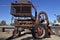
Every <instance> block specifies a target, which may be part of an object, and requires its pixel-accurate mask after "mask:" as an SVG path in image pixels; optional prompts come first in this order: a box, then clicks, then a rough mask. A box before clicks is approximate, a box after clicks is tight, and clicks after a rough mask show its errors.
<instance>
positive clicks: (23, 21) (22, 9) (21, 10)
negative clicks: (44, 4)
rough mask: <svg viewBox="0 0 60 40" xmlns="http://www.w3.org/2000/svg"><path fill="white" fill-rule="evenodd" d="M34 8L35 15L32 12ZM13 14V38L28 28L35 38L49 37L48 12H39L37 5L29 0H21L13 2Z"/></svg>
mask: <svg viewBox="0 0 60 40" xmlns="http://www.w3.org/2000/svg"><path fill="white" fill-rule="evenodd" d="M32 8H33V9H34V11H35V15H34V16H33V15H32V14H33V13H32ZM11 15H12V16H13V17H14V19H13V20H14V26H15V29H14V31H13V38H16V37H17V36H20V35H21V31H22V30H24V29H28V30H30V31H31V34H32V36H33V38H38V39H40V38H47V37H50V35H51V32H52V30H51V28H50V27H49V20H48V16H47V13H46V12H44V11H41V12H39V13H38V14H37V9H36V7H35V6H34V5H33V4H32V3H31V2H30V1H28V0H20V1H19V2H17V1H15V2H12V3H11Z"/></svg>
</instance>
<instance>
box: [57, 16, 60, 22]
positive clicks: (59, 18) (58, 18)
mask: <svg viewBox="0 0 60 40" xmlns="http://www.w3.org/2000/svg"><path fill="white" fill-rule="evenodd" d="M57 21H58V22H59V23H60V15H57Z"/></svg>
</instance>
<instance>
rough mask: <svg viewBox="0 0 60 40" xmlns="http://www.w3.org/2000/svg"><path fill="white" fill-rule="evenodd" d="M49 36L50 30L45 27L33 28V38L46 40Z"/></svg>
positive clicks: (36, 26)
mask: <svg viewBox="0 0 60 40" xmlns="http://www.w3.org/2000/svg"><path fill="white" fill-rule="evenodd" d="M47 34H48V29H46V28H45V26H44V25H35V26H34V27H33V28H32V36H33V37H34V38H37V39H41V38H45V37H46V36H47Z"/></svg>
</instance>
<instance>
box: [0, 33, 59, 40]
mask: <svg viewBox="0 0 60 40" xmlns="http://www.w3.org/2000/svg"><path fill="white" fill-rule="evenodd" d="M10 36H12V32H0V40H6V39H7V38H9V37H10ZM59 39H60V37H58V36H56V35H51V38H45V39H33V38H32V35H31V34H25V35H22V36H21V37H18V38H15V39H12V40H59Z"/></svg>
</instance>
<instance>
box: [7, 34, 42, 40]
mask: <svg viewBox="0 0 60 40" xmlns="http://www.w3.org/2000/svg"><path fill="white" fill-rule="evenodd" d="M26 34H31V33H24V34H22V35H21V36H18V37H17V38H20V37H22V36H24V35H26ZM13 39H16V38H13V36H11V37H9V38H7V39H6V40H13ZM17 40H18V39H17ZM21 40H42V39H34V38H33V37H27V38H23V39H21Z"/></svg>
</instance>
